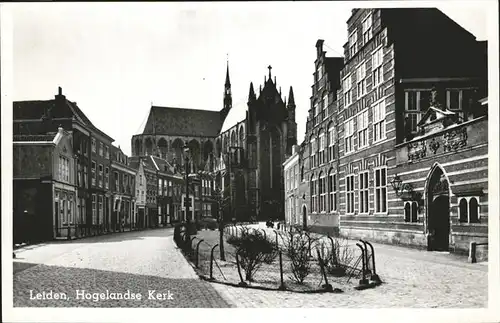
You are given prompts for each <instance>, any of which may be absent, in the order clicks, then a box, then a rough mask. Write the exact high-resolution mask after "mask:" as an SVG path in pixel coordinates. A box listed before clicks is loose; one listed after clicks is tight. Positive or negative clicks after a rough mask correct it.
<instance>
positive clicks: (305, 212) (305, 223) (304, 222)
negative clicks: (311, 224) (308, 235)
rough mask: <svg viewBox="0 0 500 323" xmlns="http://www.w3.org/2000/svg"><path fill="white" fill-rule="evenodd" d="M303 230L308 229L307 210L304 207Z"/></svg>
mask: <svg viewBox="0 0 500 323" xmlns="http://www.w3.org/2000/svg"><path fill="white" fill-rule="evenodd" d="M302 228H304V230H305V229H307V208H306V206H305V205H304V206H302Z"/></svg>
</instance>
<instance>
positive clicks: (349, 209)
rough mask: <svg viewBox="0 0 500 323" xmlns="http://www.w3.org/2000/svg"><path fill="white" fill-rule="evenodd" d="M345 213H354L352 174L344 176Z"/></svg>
mask: <svg viewBox="0 0 500 323" xmlns="http://www.w3.org/2000/svg"><path fill="white" fill-rule="evenodd" d="M345 179H346V193H345V195H346V199H345V200H346V202H345V203H346V213H351V214H352V213H354V175H347V176H346V178H345Z"/></svg>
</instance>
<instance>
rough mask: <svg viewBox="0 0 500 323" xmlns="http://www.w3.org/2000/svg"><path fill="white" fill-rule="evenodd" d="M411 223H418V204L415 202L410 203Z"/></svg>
mask: <svg viewBox="0 0 500 323" xmlns="http://www.w3.org/2000/svg"><path fill="white" fill-rule="evenodd" d="M411 222H414V223H415V222H418V204H417V202H412V203H411Z"/></svg>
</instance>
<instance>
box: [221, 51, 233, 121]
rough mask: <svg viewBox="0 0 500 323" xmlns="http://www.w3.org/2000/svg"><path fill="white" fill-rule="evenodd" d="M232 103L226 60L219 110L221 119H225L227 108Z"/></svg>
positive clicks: (229, 108) (228, 108)
mask: <svg viewBox="0 0 500 323" xmlns="http://www.w3.org/2000/svg"><path fill="white" fill-rule="evenodd" d="M232 105H233V98H232V96H231V82H230V81H229V61H228V62H227V69H226V82H225V83H224V106H223V108H222V110H221V111H220V113H221V119H222V120H224V119H226V116H227V114H228V113H229V110H231V107H232Z"/></svg>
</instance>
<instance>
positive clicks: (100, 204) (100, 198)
mask: <svg viewBox="0 0 500 323" xmlns="http://www.w3.org/2000/svg"><path fill="white" fill-rule="evenodd" d="M103 215H104V214H103V208H102V195H99V224H103V222H104V221H103V220H104V216H103Z"/></svg>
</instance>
